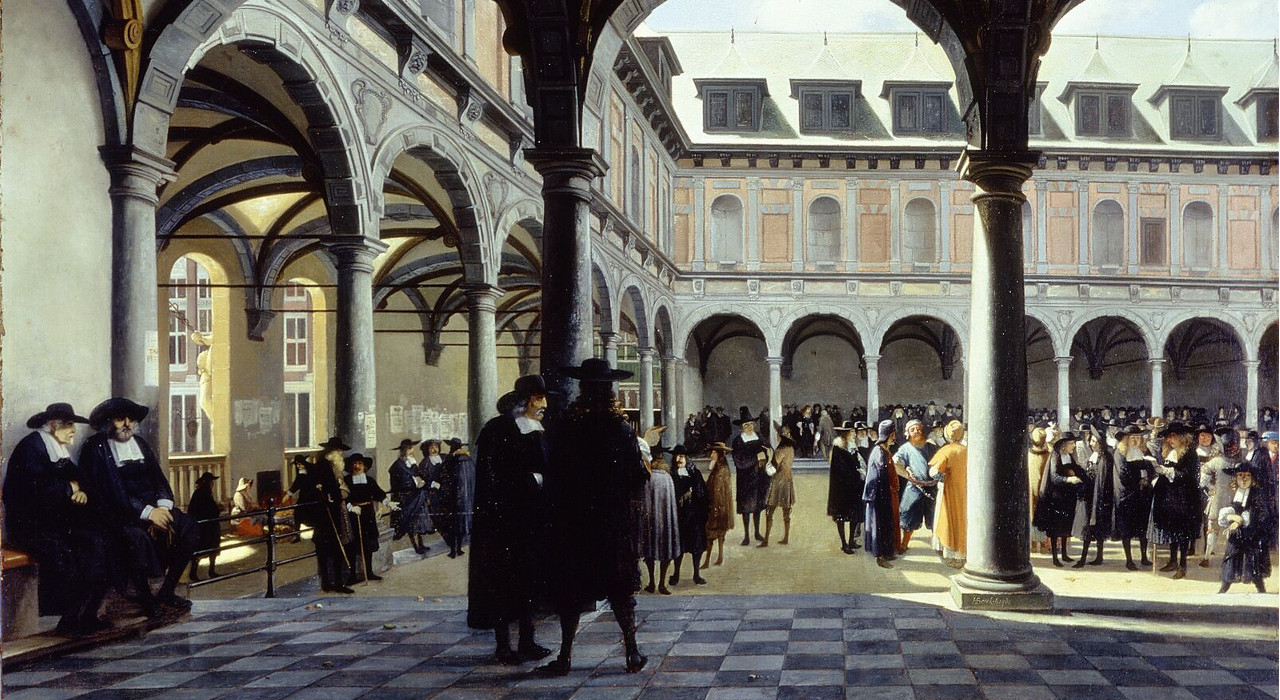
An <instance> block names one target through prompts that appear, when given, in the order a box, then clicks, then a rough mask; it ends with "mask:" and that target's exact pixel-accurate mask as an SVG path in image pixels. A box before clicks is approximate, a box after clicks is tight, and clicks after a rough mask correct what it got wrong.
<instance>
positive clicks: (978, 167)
mask: <svg viewBox="0 0 1280 700" xmlns="http://www.w3.org/2000/svg"><path fill="white" fill-rule="evenodd" d="M1039 157H1040V156H1039V154H1038V153H1035V152H1032V151H1025V152H1022V153H996V152H992V151H973V150H967V149H966V150H964V151H962V152H961V153H960V159H959V161H957V162H956V170H957V171H958V172H959V173H960V177H962V178H964V179H966V180H968V181H970V182H972V183H974V184H975V185H977V186H978V187H980V188H981V189H982V192H979V193H977V194H975V195H974V196H975V197H980V196H982V195H984V194H985V195H998V196H1006V197H1017V198H1019V199H1023V198H1025V196H1024V195H1023V194H1022V183H1024V182H1026V181H1027V180H1030V179H1031V172H1032V167H1033V166H1034V165H1035V164H1036V163H1037V162H1038V161H1039Z"/></svg>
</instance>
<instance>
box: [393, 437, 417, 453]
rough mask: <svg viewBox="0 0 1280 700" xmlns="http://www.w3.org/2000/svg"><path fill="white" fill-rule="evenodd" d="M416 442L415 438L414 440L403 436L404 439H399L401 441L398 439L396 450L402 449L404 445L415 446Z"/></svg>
mask: <svg viewBox="0 0 1280 700" xmlns="http://www.w3.org/2000/svg"><path fill="white" fill-rule="evenodd" d="M417 444H418V441H417V440H414V439H412V438H405V439H403V440H401V441H400V445H399V446H398V447H396V452H399V451H400V450H403V449H404V448H406V447H414V446H416V445H417Z"/></svg>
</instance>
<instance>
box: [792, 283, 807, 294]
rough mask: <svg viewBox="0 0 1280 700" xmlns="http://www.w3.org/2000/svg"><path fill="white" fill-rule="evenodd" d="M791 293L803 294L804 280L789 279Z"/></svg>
mask: <svg viewBox="0 0 1280 700" xmlns="http://www.w3.org/2000/svg"><path fill="white" fill-rule="evenodd" d="M791 293H792V294H794V295H796V296H800V295H802V294H804V280H791Z"/></svg>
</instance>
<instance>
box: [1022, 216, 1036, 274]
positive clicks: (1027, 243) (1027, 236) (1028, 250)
mask: <svg viewBox="0 0 1280 700" xmlns="http://www.w3.org/2000/svg"><path fill="white" fill-rule="evenodd" d="M1035 262H1036V229H1035V216H1034V215H1032V212H1031V202H1028V201H1026V200H1023V201H1022V264H1024V265H1034V264H1035Z"/></svg>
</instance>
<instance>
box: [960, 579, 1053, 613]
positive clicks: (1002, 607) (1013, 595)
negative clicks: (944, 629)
mask: <svg viewBox="0 0 1280 700" xmlns="http://www.w3.org/2000/svg"><path fill="white" fill-rule="evenodd" d="M957 578H958V577H952V579H951V598H952V600H954V601H955V603H956V606H957V607H959V608H960V609H961V610H996V611H1019V612H1049V611H1052V610H1053V591H1051V590H1049V589H1048V588H1046V587H1045V585H1044V584H1043V583H1037V584H1036V586H1035V588H1032V589H1031V590H1027V591H1009V592H1003V593H1002V592H995V591H981V590H978V589H976V588H970V587H968V586H965V585H963V584H961V583H960V582H959V581H957V580H956V579H957Z"/></svg>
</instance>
